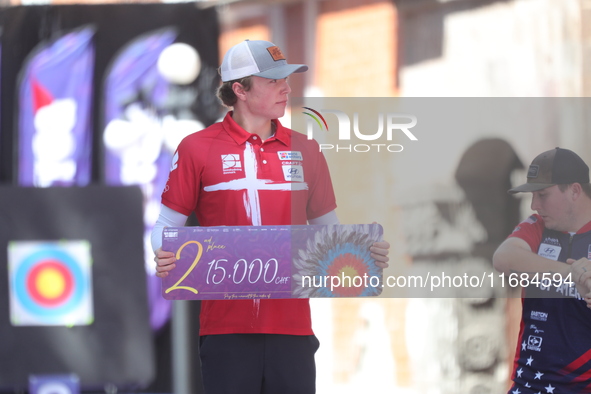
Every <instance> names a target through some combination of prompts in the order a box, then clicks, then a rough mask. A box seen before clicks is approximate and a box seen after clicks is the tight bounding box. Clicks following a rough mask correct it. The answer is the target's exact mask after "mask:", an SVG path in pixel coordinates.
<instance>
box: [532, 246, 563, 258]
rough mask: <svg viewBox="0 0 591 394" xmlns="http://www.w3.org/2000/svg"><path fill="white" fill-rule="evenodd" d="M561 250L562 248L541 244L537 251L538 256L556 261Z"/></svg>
mask: <svg viewBox="0 0 591 394" xmlns="http://www.w3.org/2000/svg"><path fill="white" fill-rule="evenodd" d="M561 250H562V248H561V247H560V246H558V245H552V244H547V243H542V244H540V248H539V249H538V255H539V256H542V257H545V258H547V259H550V260H554V261H558V256H559V255H560V251H561Z"/></svg>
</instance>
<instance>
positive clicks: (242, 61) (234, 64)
mask: <svg viewBox="0 0 591 394" xmlns="http://www.w3.org/2000/svg"><path fill="white" fill-rule="evenodd" d="M306 70H308V66H306V65H305V64H287V60H285V56H283V53H281V49H279V47H278V46H276V45H275V44H273V43H272V42H269V41H262V40H254V41H250V40H246V41H243V42H241V43H240V44H237V45H234V46H233V47H232V48H230V49H229V50H228V52H226V55H225V56H224V60H223V61H222V65H221V67H220V75H221V76H222V82H227V81H233V80H235V79H240V78H244V77H248V76H250V75H255V76H257V77H263V78H269V79H283V78H286V77H287V76H288V75H290V74H292V73H301V72H304V71H306Z"/></svg>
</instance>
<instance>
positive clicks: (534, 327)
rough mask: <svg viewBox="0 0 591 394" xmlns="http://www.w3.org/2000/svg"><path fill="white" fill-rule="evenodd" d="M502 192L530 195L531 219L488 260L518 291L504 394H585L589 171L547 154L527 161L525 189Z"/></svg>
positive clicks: (568, 157) (589, 381)
mask: <svg viewBox="0 0 591 394" xmlns="http://www.w3.org/2000/svg"><path fill="white" fill-rule="evenodd" d="M509 192H510V193H519V192H531V193H532V202H531V209H532V210H534V211H537V214H534V215H531V216H530V217H529V218H528V219H526V220H525V221H523V222H521V223H519V225H518V226H517V227H516V228H515V230H513V233H512V234H511V235H510V236H509V237H508V238H507V239H506V240H505V241H504V242H503V243H502V244H501V245H500V246H499V248H498V249H497V251H496V252H495V254H494V257H493V264H494V266H495V268H497V269H498V270H499V271H501V272H504V273H505V274H506V275H509V276H510V277H511V276H512V277H513V278H514V279H517V282H519V283H520V284H521V285H522V286H524V287H526V288H525V289H524V298H523V301H522V306H523V308H522V309H523V311H522V317H521V329H520V332H519V339H518V343H517V350H516V356H515V364H514V370H513V376H512V378H513V386H512V387H511V389H510V390H509V393H511V394H534V393H554V394H559V393H589V392H591V374H590V373H589V371H590V370H591V335H589V333H590V332H591V310H589V309H588V308H587V307H586V302H585V299H584V298H583V297H589V284H591V282H589V281H587V278H588V277H587V276H585V275H584V273H585V272H586V271H587V270H591V267H590V266H589V260H588V259H589V258H591V184H589V167H588V166H587V165H586V164H585V162H584V161H583V160H582V159H581V158H580V157H579V156H578V155H577V154H576V153H574V152H573V151H571V150H568V149H561V148H556V149H552V150H549V151H546V152H543V153H541V154H539V155H538V156H537V157H536V158H535V159H534V160H533V161H532V163H531V165H530V166H529V170H528V174H527V183H525V184H523V185H521V186H518V187H515V188H513V189H511V190H509ZM575 260H577V261H576V262H575ZM569 282H574V283H569ZM528 283H529V286H526V285H527V284H528ZM575 283H576V288H575V286H574V284H575ZM577 290H578V291H577Z"/></svg>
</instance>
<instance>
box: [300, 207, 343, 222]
mask: <svg viewBox="0 0 591 394" xmlns="http://www.w3.org/2000/svg"><path fill="white" fill-rule="evenodd" d="M308 223H309V224H341V223H340V222H339V218H338V217H337V213H336V211H334V210H332V211H330V212H329V213H327V214H324V215H322V216H319V217H317V218H315V219H310V220H308Z"/></svg>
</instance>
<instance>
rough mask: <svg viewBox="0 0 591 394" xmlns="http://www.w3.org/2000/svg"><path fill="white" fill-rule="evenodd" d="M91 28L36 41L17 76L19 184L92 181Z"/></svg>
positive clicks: (68, 184) (92, 57) (62, 184)
mask: <svg viewBox="0 0 591 394" xmlns="http://www.w3.org/2000/svg"><path fill="white" fill-rule="evenodd" d="M93 36H94V31H93V29H92V28H89V27H86V28H82V29H80V30H78V31H75V32H72V33H68V34H66V35H65V36H63V37H61V38H59V39H57V40H56V41H54V42H43V43H40V44H39V45H38V46H37V47H36V48H35V49H34V50H33V53H32V54H31V57H30V58H29V59H27V62H26V64H25V65H24V66H23V73H22V74H21V77H20V78H19V79H20V81H19V84H20V86H19V127H18V130H19V131H18V132H19V136H18V137H19V160H18V162H19V166H18V183H19V185H22V186H40V187H48V186H73V185H78V186H84V185H87V184H88V182H89V181H90V169H91V167H90V166H91V160H92V158H91V155H90V142H91V138H92V130H91V110H92V106H91V101H92V77H93V65H94V46H93V43H92V38H93Z"/></svg>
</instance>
